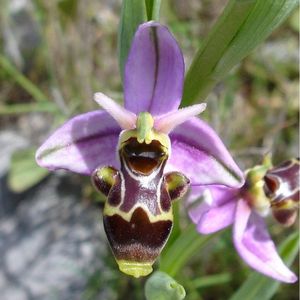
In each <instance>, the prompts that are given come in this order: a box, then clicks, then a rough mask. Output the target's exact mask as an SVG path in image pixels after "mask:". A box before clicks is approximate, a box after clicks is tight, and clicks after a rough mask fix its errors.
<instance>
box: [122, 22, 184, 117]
mask: <svg viewBox="0 0 300 300" xmlns="http://www.w3.org/2000/svg"><path fill="white" fill-rule="evenodd" d="M183 78H184V61H183V56H182V53H181V51H180V48H179V47H178V45H177V42H176V41H175V39H174V38H173V36H172V35H171V33H170V32H169V30H168V29H167V28H166V27H165V26H162V25H160V24H159V23H156V22H153V21H151V22H148V23H144V24H142V25H140V26H139V27H138V29H137V32H136V33H135V36H134V39H133V41H132V45H131V49H130V52H129V55H128V59H127V63H126V67H125V79H124V94H125V108H126V109H128V110H130V111H132V112H134V113H135V114H139V113H140V112H144V111H147V112H149V113H151V114H152V115H153V116H158V115H162V114H165V113H168V112H170V111H174V110H176V109H177V108H178V106H179V104H180V101H181V96H182V87H183Z"/></svg>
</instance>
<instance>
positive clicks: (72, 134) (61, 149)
mask: <svg viewBox="0 0 300 300" xmlns="http://www.w3.org/2000/svg"><path fill="white" fill-rule="evenodd" d="M119 133H120V127H119V125H118V124H117V123H116V122H115V121H114V119H113V118H112V117H111V116H110V115H109V114H108V113H107V112H105V111H93V112H88V113H85V114H82V115H78V116H76V117H74V118H73V119H71V120H69V121H67V122H66V123H65V124H64V125H62V126H61V127H60V128H58V129H57V130H56V131H55V132H54V133H53V134H52V135H51V136H50V137H49V138H48V139H47V140H46V142H45V143H44V144H43V145H42V146H41V147H40V148H39V149H38V150H37V152H36V161H37V163H38V164H39V165H40V166H42V167H44V168H47V169H49V170H57V169H65V170H69V171H73V172H77V173H81V174H87V175H90V174H91V173H92V172H93V171H94V170H95V169H96V168H97V167H99V166H104V165H112V166H115V167H118V162H117V160H116V149H117V143H118V137H119Z"/></svg>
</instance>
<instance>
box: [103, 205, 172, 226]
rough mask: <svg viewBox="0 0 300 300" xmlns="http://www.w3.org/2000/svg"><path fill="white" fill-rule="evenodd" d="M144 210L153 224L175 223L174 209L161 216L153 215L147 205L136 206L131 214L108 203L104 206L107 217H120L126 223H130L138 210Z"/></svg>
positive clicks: (131, 210)
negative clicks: (160, 222)
mask: <svg viewBox="0 0 300 300" xmlns="http://www.w3.org/2000/svg"><path fill="white" fill-rule="evenodd" d="M138 207H140V208H142V209H143V210H144V212H145V213H146V214H147V216H148V218H149V221H150V222H151V223H155V222H158V221H173V211H172V207H171V208H170V210H169V211H168V212H162V213H161V214H159V215H156V216H155V215H152V214H151V213H150V212H149V209H148V207H147V206H146V205H142V204H140V203H138V204H136V205H134V206H133V207H132V208H131V209H130V211H129V212H124V211H122V210H120V208H119V207H113V206H110V205H109V204H108V203H107V202H106V203H105V206H104V211H103V214H104V215H105V216H113V215H119V216H120V217H122V218H123V219H124V220H125V221H127V222H130V220H131V217H132V215H133V213H134V211H135V210H136V209H137V208H138Z"/></svg>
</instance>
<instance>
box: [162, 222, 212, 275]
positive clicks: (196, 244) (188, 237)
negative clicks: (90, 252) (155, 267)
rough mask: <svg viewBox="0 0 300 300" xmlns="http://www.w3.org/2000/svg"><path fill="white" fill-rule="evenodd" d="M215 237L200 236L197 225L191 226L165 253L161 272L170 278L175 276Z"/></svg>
mask: <svg viewBox="0 0 300 300" xmlns="http://www.w3.org/2000/svg"><path fill="white" fill-rule="evenodd" d="M214 236H215V235H200V234H199V233H198V232H197V231H196V229H195V225H194V224H191V225H189V226H188V227H187V228H186V230H184V231H183V232H182V233H181V235H180V236H179V237H178V238H177V239H176V240H175V242H173V244H172V245H171V247H170V248H168V249H167V250H166V251H164V252H163V253H162V255H161V260H160V271H163V272H166V273H167V274H169V275H170V276H175V275H176V274H177V272H178V271H179V270H181V268H182V267H183V266H184V265H185V264H186V263H187V261H188V260H189V259H190V258H191V257H193V255H194V253H196V252H199V251H200V249H201V247H203V246H204V245H205V244H206V243H207V242H208V241H209V240H211V239H212V238H213V237H214Z"/></svg>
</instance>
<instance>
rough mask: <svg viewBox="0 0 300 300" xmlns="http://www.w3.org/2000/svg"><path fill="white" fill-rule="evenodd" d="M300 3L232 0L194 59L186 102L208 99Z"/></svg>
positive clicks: (273, 0) (187, 78)
mask: <svg viewBox="0 0 300 300" xmlns="http://www.w3.org/2000/svg"><path fill="white" fill-rule="evenodd" d="M297 4H298V1H297V0H231V1H230V2H229V3H228V5H227V6H226V8H225V10H224V12H223V13H222V15H221V16H220V18H219V19H218V21H217V22H216V24H215V25H214V27H213V29H212V30H211V32H210V34H209V35H208V36H207V38H206V39H205V40H204V42H203V44H202V46H201V47H200V49H199V50H198V52H197V54H196V56H195V58H194V60H193V62H192V65H191V67H190V69H189V71H188V73H187V76H186V79H185V86H184V93H183V102H182V105H183V106H187V105H189V104H191V103H193V102H195V101H200V100H201V101H202V100H203V99H205V98H206V96H207V95H208V93H209V92H210V91H211V89H212V88H213V87H214V86H215V84H216V83H217V82H218V81H220V80H221V79H222V78H224V77H225V76H226V74H227V73H228V72H229V71H230V69H231V68H232V67H233V66H235V65H236V64H237V63H239V62H240V61H241V60H242V59H243V58H244V57H245V56H247V55H248V54H249V53H250V52H251V51H252V50H253V49H254V48H255V47H256V46H257V45H258V44H260V43H261V42H262V41H263V40H264V39H266V38H267V37H268V36H269V35H270V34H271V32H272V31H273V30H274V29H275V28H276V27H277V26H279V25H280V24H281V23H282V22H283V21H284V20H285V19H286V18H287V17H288V15H289V14H290V13H291V12H292V10H293V9H294V8H295V7H296V6H297Z"/></svg>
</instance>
